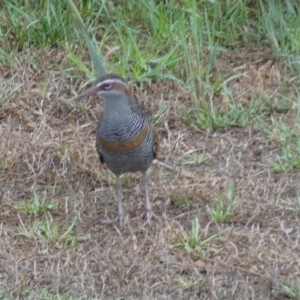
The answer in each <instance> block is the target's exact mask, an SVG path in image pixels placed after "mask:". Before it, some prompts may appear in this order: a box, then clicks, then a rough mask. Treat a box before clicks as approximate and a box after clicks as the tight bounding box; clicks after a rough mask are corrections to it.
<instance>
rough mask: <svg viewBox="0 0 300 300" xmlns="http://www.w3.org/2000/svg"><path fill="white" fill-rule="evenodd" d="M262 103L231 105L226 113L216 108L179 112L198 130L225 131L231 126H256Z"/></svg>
mask: <svg viewBox="0 0 300 300" xmlns="http://www.w3.org/2000/svg"><path fill="white" fill-rule="evenodd" d="M261 105H262V103H261V102H259V101H256V102H255V101H253V102H251V103H250V104H249V106H243V105H242V104H241V103H237V104H235V103H230V104H229V105H228V108H227V111H226V112H219V111H218V110H216V109H215V108H214V107H212V108H211V109H209V108H208V107H201V108H198V109H194V110H192V111H189V112H186V111H185V112H179V114H180V115H181V117H182V118H183V119H184V120H185V121H186V122H188V123H189V124H192V125H194V126H196V127H198V128H201V129H206V130H208V132H213V131H218V130H224V129H225V128H228V127H230V126H240V127H246V126H250V125H252V124H254V122H255V120H256V119H257V117H258V115H259V110H260V107H261Z"/></svg>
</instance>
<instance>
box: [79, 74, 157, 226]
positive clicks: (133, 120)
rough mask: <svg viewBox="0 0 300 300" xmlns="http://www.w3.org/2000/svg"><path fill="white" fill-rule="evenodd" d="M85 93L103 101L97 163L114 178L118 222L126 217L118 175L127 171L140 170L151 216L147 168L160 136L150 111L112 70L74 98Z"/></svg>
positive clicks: (97, 141) (146, 210) (147, 207)
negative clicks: (104, 166)
mask: <svg viewBox="0 0 300 300" xmlns="http://www.w3.org/2000/svg"><path fill="white" fill-rule="evenodd" d="M86 96H98V97H100V98H102V99H103V100H104V108H103V112H102V115H101V117H100V119H99V122H98V125H97V131H96V132H97V133H96V148H97V152H98V156H99V159H100V163H101V164H105V165H106V166H107V168H108V169H110V170H111V171H112V172H113V173H114V174H115V177H116V194H117V200H118V219H119V221H120V225H121V226H123V225H124V220H125V215H124V210H123V193H122V182H121V175H122V174H124V173H127V172H129V173H130V172H142V182H143V186H144V193H145V212H146V216H147V218H150V217H151V215H152V210H151V203H150V200H149V192H148V179H149V168H150V167H151V165H152V162H153V160H154V159H155V158H156V156H157V152H158V150H159V136H158V132H157V130H156V128H155V127H154V121H153V117H152V115H151V113H150V111H149V110H148V109H147V107H146V105H145V104H144V102H142V101H140V100H139V99H138V98H136V97H135V96H134V95H133V93H131V91H130V88H129V85H128V83H127V82H126V80H125V79H124V78H123V77H121V76H120V75H118V74H115V73H107V74H104V75H101V76H99V77H98V78H97V79H96V80H95V82H94V84H93V85H92V86H91V87H90V88H88V89H87V90H85V91H83V92H82V93H80V94H79V95H78V96H76V97H75V99H80V98H83V97H86Z"/></svg>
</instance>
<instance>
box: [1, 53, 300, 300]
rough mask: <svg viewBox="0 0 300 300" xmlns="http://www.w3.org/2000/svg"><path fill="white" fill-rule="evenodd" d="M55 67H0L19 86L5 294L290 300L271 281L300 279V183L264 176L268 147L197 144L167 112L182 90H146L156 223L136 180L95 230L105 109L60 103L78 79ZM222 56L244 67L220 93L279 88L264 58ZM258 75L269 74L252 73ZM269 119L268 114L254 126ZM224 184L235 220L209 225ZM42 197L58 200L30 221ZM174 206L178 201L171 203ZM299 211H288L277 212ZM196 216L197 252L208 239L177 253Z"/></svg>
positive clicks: (11, 121)
mask: <svg viewBox="0 0 300 300" xmlns="http://www.w3.org/2000/svg"><path fill="white" fill-rule="evenodd" d="M224 59H225V58H224ZM226 59H228V58H226ZM64 60H65V56H64V54H61V53H56V52H52V53H46V52H41V53H40V54H39V57H38V58H37V62H36V66H33V65H30V64H28V63H26V62H22V61H17V62H16V63H15V64H14V65H13V66H11V67H10V68H5V67H1V69H0V73H1V76H2V77H3V78H4V79H5V82H6V83H7V85H10V84H11V83H12V82H14V83H22V87H21V88H20V89H18V90H17V92H15V93H14V95H13V97H12V99H11V100H10V101H9V102H7V103H5V104H4V105H3V106H2V107H1V108H0V137H1V140H0V141H1V142H0V159H1V162H2V164H1V168H0V197H1V198H0V239H1V242H0V291H1V292H2V293H3V295H4V292H5V293H7V295H8V296H9V297H10V298H11V299H17V298H18V299H22V298H24V299H27V298H29V299H30V298H31V299H50V298H49V297H48V298H47V297H46V296H45V298H43V296H42V295H46V294H47V295H48V296H49V295H65V296H69V297H70V298H66V299H289V298H288V296H287V295H286V293H284V292H283V288H282V284H285V283H288V282H292V283H295V282H299V280H300V273H299V270H300V254H299V253H300V245H299V242H300V226H299V225H300V211H299V198H298V196H297V192H298V190H299V185H300V174H299V172H298V170H293V171H290V172H287V173H274V172H272V170H271V169H270V168H269V164H268V161H269V159H270V157H272V156H274V155H276V153H277V148H276V143H275V142H273V141H272V140H270V139H268V138H267V137H266V135H265V134H264V133H263V131H262V130H259V126H253V127H246V128H240V127H230V128H228V129H226V130H223V131H221V132H215V133H211V134H207V133H206V132H205V131H202V130H199V129H196V128H194V127H192V126H190V125H188V124H187V123H186V122H184V121H182V120H181V118H180V117H179V116H178V114H177V113H176V111H177V110H178V109H179V108H183V109H186V108H187V107H189V106H190V105H191V100H190V96H189V94H188V93H187V92H186V91H184V90H182V89H181V88H180V87H179V86H177V85H176V84H174V83H164V84H153V85H151V86H144V87H143V88H142V89H140V90H138V92H137V94H138V96H139V97H140V98H141V99H144V100H145V101H146V102H147V104H148V105H149V106H150V108H151V109H152V111H153V112H154V113H157V112H158V114H157V115H158V122H157V127H158V130H159V133H160V137H161V146H160V147H161V152H160V154H159V158H158V160H157V161H156V162H155V163H154V164H153V167H152V169H151V183H150V199H151V202H152V205H153V211H154V213H155V216H156V217H155V218H153V219H151V220H149V221H145V220H144V219H143V218H141V217H140V216H141V214H142V212H143V208H144V197H143V194H142V189H141V185H140V175H139V174H130V175H129V176H126V177H125V178H124V183H123V186H124V199H125V201H124V209H125V210H126V212H127V213H128V216H129V217H128V222H127V223H126V226H125V227H124V228H119V226H118V224H116V225H115V226H113V225H104V224H102V221H103V220H105V219H107V218H113V217H114V216H116V215H117V202H116V200H115V198H114V177H113V176H112V175H111V173H109V172H108V171H107V170H102V169H100V167H99V162H98V157H97V154H96V151H95V129H96V124H97V119H98V117H99V116H100V113H101V109H102V105H103V103H102V101H101V100H99V99H96V98H93V99H92V98H91V99H84V100H82V101H81V103H80V104H81V107H79V105H78V103H73V102H72V103H73V104H74V105H76V106H75V107H72V106H70V105H69V104H67V103H65V102H64V101H63V100H68V99H70V98H71V97H73V96H74V95H75V94H76V93H78V92H79V86H80V83H81V82H80V81H79V80H67V79H66V78H65V77H62V76H61V74H59V73H55V72H53V71H55V70H56V71H57V68H58V67H57V66H61V68H62V69H63V68H64V67H65V66H64ZM232 60H233V61H235V65H236V66H235V67H236V68H239V67H240V68H243V72H246V71H247V72H246V73H247V74H246V75H245V76H244V77H243V78H240V79H239V80H238V81H235V82H234V83H231V84H232V85H231V86H230V87H229V88H230V89H231V90H232V91H233V93H234V95H240V96H241V97H240V98H237V99H239V100H240V101H244V103H245V105H246V104H247V96H244V97H242V95H247V93H250V92H251V93H252V95H253V93H255V92H257V93H259V91H261V89H263V88H264V87H267V88H268V89H274V87H275V89H274V93H275V92H276V87H277V88H279V85H280V82H281V81H280V80H281V79H280V76H279V74H280V72H284V67H282V66H280V65H277V64H276V63H272V64H270V63H266V62H265V61H263V60H261V61H259V62H258V63H257V65H255V64H251V67H250V65H248V66H247V65H246V64H245V63H244V60H242V59H241V60H240V61H237V59H236V58H233V59H232ZM222 63H223V65H226V64H227V63H228V61H223V62H222V61H220V68H222ZM235 67H231V68H230V69H231V70H235V69H234V68H235ZM247 68H249V69H247ZM263 68H267V71H266V73H268V76H264V75H263V74H262V75H261V73H264V72H263V71H262V70H264V69H263ZM272 70H273V71H272ZM225 71H226V70H225ZM235 72H241V70H240V69H237V70H236V71H235ZM230 75H231V74H228V76H230ZM259 76H262V77H261V78H260V77H259ZM264 80H265V81H266V82H265V83H264ZM268 84H270V86H268ZM223 100H224V99H223ZM223 100H222V97H220V98H219V101H220V102H219V105H220V107H221V106H224V105H225V106H226V101H225V100H224V101H223ZM286 118H287V119H288V118H289V116H288V115H287V116H286ZM272 120H276V114H274V115H273V116H271V117H270V118H269V119H266V120H262V122H265V123H267V124H271V123H272ZM201 153H205V154H206V156H207V160H206V161H205V162H204V163H201V164H199V163H197V162H193V163H187V161H190V156H191V155H193V154H201ZM231 185H232V186H234V187H235V188H234V196H233V198H234V201H233V203H234V206H235V207H234V218H233V220H232V221H230V222H229V223H225V224H222V223H217V222H215V221H213V219H212V217H211V209H212V207H213V206H214V204H215V203H216V202H217V201H219V200H220V197H222V195H224V193H226V191H227V190H228V188H229V187H230V186H231ZM44 198H45V199H46V201H48V202H50V203H51V204H55V206H54V208H53V209H48V211H46V212H43V211H37V212H36V211H35V213H32V212H30V211H29V208H28V203H34V199H39V201H42V200H43V199H44ZM178 199H179V200H178ZM182 199H183V200H184V201H186V202H187V203H188V205H182V206H181V205H179V202H180V201H181V202H182ZM26 203H27V206H26ZM297 205H298V210H296V209H295V210H289V209H288V207H297ZM74 218H77V219H74ZM195 218H198V219H199V223H200V226H201V236H200V243H201V241H205V240H206V239H208V238H210V237H213V238H212V240H211V242H210V243H208V244H207V245H204V246H203V248H202V250H201V251H198V252H197V251H192V252H188V251H187V250H186V249H185V247H184V243H183V236H184V235H186V236H190V235H191V226H192V221H193V220H195ZM73 221H74V222H75V226H74V227H73V228H71V230H70V232H68V231H67V230H68V229H69V228H70V226H71V224H72V222H73ZM66 232H67V233H66ZM65 233H66V234H65ZM3 297H4V296H3ZM0 298H1V294H0ZM3 299H5V298H3ZM8 299H9V298H8ZM51 299H52V298H51ZM295 299H296V298H295Z"/></svg>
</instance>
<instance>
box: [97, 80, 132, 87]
mask: <svg viewBox="0 0 300 300" xmlns="http://www.w3.org/2000/svg"><path fill="white" fill-rule="evenodd" d="M113 83H120V84H122V85H124V86H126V87H127V88H128V85H127V84H126V83H125V82H124V81H122V80H119V79H106V80H104V81H100V82H98V83H97V87H99V86H101V85H102V84H113Z"/></svg>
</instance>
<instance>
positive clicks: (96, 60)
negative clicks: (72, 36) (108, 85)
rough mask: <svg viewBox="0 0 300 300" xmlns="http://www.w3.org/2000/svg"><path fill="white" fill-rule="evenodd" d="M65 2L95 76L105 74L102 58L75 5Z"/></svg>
mask: <svg viewBox="0 0 300 300" xmlns="http://www.w3.org/2000/svg"><path fill="white" fill-rule="evenodd" d="M66 1H67V4H68V6H69V9H70V16H71V19H72V20H73V22H74V24H75V27H76V28H77V30H78V31H79V32H80V33H81V34H82V35H83V37H84V39H85V42H86V45H87V47H88V50H89V52H90V56H91V59H92V62H93V64H94V66H95V70H96V73H97V75H102V74H105V73H106V71H105V69H104V67H103V64H102V58H101V57H100V55H99V54H98V52H97V50H96V48H95V45H94V43H93V41H92V40H91V39H90V37H89V35H88V32H87V30H86V28H85V27H84V24H83V22H82V19H81V17H80V14H79V12H78V10H77V8H76V6H75V4H74V3H73V1H72V0H66Z"/></svg>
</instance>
